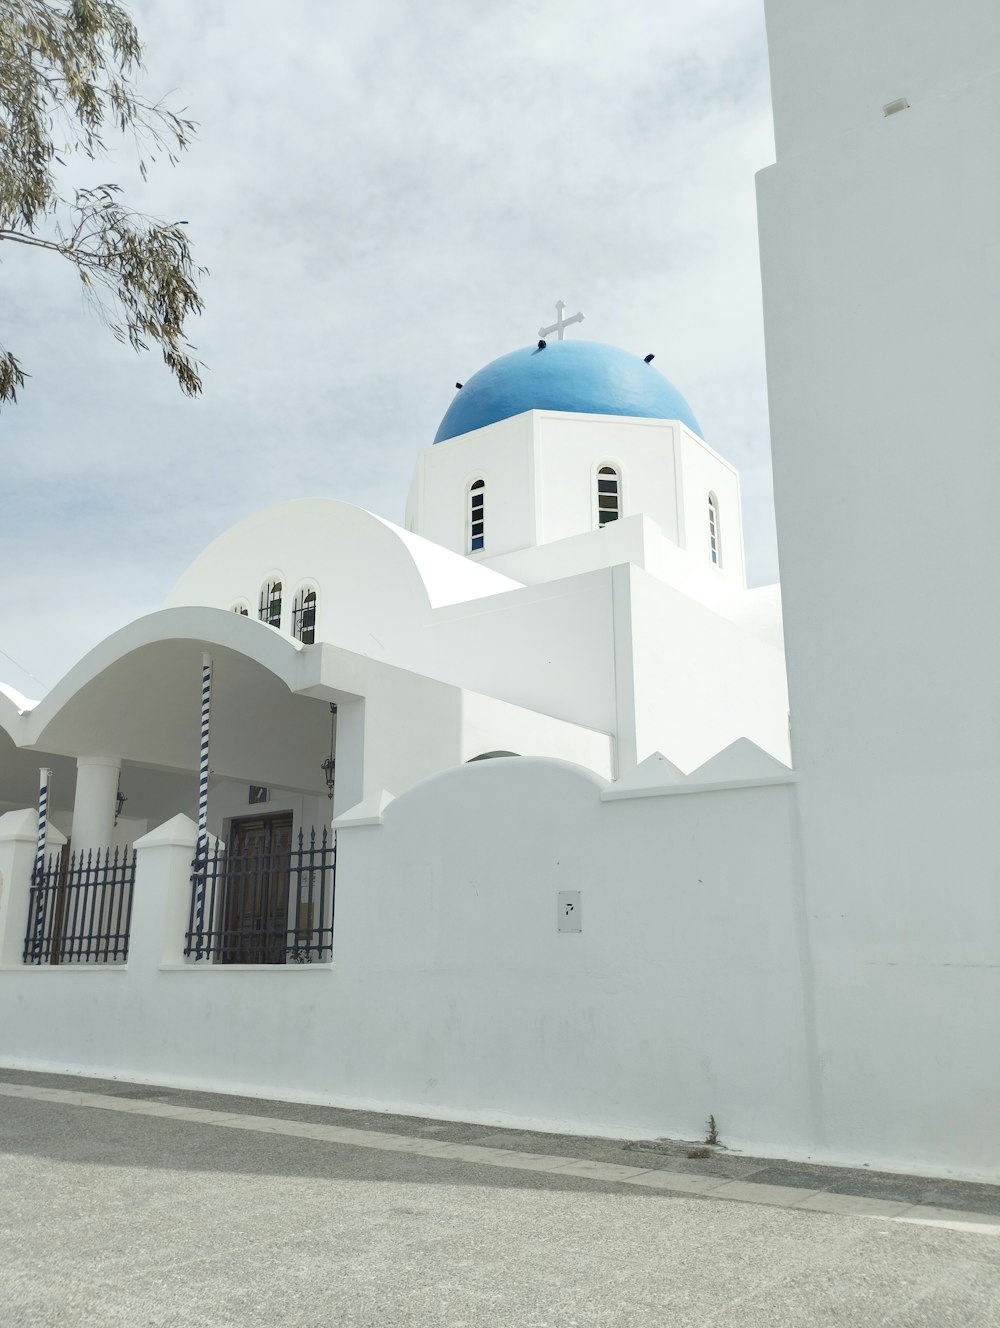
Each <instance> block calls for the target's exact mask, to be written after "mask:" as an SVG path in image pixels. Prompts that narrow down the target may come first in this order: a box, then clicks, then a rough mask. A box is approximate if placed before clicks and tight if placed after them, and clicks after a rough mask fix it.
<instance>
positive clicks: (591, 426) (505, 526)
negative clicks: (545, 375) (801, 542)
mask: <svg viewBox="0 0 1000 1328" xmlns="http://www.w3.org/2000/svg"><path fill="white" fill-rule="evenodd" d="M602 466H613V467H614V468H615V469H616V470H617V472H618V475H619V502H620V508H619V510H620V512H621V513H622V515H623V516H636V515H638V514H642V515H644V516H645V517H647V518H648V519H649V520H650V521H651V522H653V523H655V525H656V526H657V527H658V528H659V529H660V530H661V531H662V532H663V534H664V535H665V536H666V537H667V538H668V539H669V540H672V541H673V542H674V543H675V544H677V545H679V546H680V547H681V548H687V547H689V546H690V548H691V550H692V553H693V554H694V555H695V557H696V558H698V559H699V560H700V561H704V562H705V563H706V564H708V563H710V558H709V549H708V540H707V519H706V510H705V509H706V506H707V499H708V494H709V492H714V493H716V494H717V495H718V496H719V498H720V502H721V505H722V507H723V508H724V509H725V513H726V515H725V518H724V519H725V522H726V525H727V546H728V548H727V555H726V557H725V560H724V563H723V566H722V568H721V569H719V574H720V575H722V576H723V577H724V578H725V579H726V580H727V581H729V582H731V583H732V584H733V585H735V586H740V587H741V586H742V585H743V584H744V576H743V537H742V530H741V529H740V514H739V481H738V477H737V475H736V472H735V471H734V470H733V468H732V467H731V466H730V465H729V464H728V463H727V462H726V461H724V460H723V458H722V457H720V456H719V455H718V453H717V452H715V451H713V449H712V448H710V447H709V446H708V445H707V444H706V443H704V442H703V441H702V440H701V439H700V438H697V437H696V436H695V435H694V434H693V433H691V432H690V430H688V429H686V428H685V427H684V426H683V425H681V424H679V423H677V422H676V421H674V422H671V421H666V420H650V419H638V418H632V417H626V416H607V415H585V414H567V413H565V412H559V411H543V410H536V411H527V412H526V413H525V414H523V415H517V416H515V417H513V418H512V419H509V420H503V421H501V422H500V423H498V424H491V425H488V426H487V427H485V428H483V429H477V430H476V431H475V432H473V433H469V434H464V435H462V436H461V437H458V438H450V439H448V440H447V441H446V442H443V443H438V444H436V445H435V446H433V447H428V448H425V449H424V451H423V452H421V454H420V455H419V456H418V458H417V461H416V468H415V472H414V479H413V483H412V485H411V489H410V500H409V503H408V505H407V527H408V528H409V529H410V530H413V531H416V532H417V533H419V534H420V535H422V536H424V537H425V538H427V539H428V540H431V541H433V542H435V543H437V544H440V545H442V546H444V547H445V548H447V549H450V550H451V551H453V552H454V553H458V554H463V555H465V554H468V552H469V527H468V519H467V518H468V492H469V485H470V484H471V482H472V481H473V480H478V479H482V480H483V481H484V483H485V485H486V488H485V540H486V543H485V546H484V548H483V549H482V551H481V552H477V553H473V554H471V555H469V556H470V557H471V558H472V560H473V561H475V562H477V563H485V564H487V565H490V566H496V565H498V561H497V560H500V563H501V564H502V563H503V561H504V560H505V559H506V560H507V565H508V566H514V565H516V563H515V562H514V561H512V560H511V559H512V555H513V556H516V555H517V554H518V553H519V552H526V551H528V550H532V549H534V548H536V547H542V548H544V547H545V546H547V545H550V544H553V543H556V542H563V546H564V549H565V548H566V545H565V542H566V541H568V540H572V539H573V538H574V537H579V536H582V535H586V534H590V533H592V532H595V533H596V532H600V527H599V521H598V509H597V473H598V470H599V469H600V468H601V467H602ZM688 530H690V532H691V534H690V540H689V537H688V535H687V533H686V532H687V531H688ZM600 533H603V532H600ZM601 547H602V546H601V545H600V544H597V545H592V546H590V547H589V548H588V550H587V552H586V553H585V554H584V560H585V561H584V562H583V563H580V564H573V565H570V566H568V567H567V569H566V571H565V572H564V573H563V574H564V575H568V574H571V573H573V572H577V571H583V570H585V569H586V567H588V566H591V565H594V564H593V562H592V560H593V557H594V550H595V549H596V550H599V549H600V548H601ZM568 553H569V549H566V552H565V553H564V554H563V561H564V562H565V559H566V557H567V555H568ZM614 561H616V559H614V558H608V559H606V560H605V561H604V562H603V563H598V564H597V565H600V566H605V567H607V566H610V565H611V564H612V562H614ZM542 565H544V564H539V566H542ZM526 566H528V567H529V568H530V567H532V566H533V564H532V562H531V560H530V558H529V559H528V561H527V563H526ZM527 579H528V580H533V581H536V580H538V579H539V577H538V575H533V576H532V575H530V574H529V576H528V578H527Z"/></svg>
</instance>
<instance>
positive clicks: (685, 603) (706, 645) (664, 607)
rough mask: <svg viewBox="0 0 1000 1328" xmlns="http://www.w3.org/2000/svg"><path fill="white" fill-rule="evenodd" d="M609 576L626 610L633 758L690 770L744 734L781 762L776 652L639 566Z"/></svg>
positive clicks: (783, 714) (784, 697) (784, 734)
mask: <svg viewBox="0 0 1000 1328" xmlns="http://www.w3.org/2000/svg"><path fill="white" fill-rule="evenodd" d="M615 575H616V576H618V577H620V578H621V579H622V581H624V582H625V585H624V586H623V587H622V589H621V591H620V592H619V600H622V599H624V598H625V597H626V595H627V597H628V605H629V607H628V613H629V631H628V632H627V633H625V634H624V639H626V640H628V639H630V640H631V642H632V649H631V653H630V668H629V673H630V677H631V683H632V687H633V702H632V705H633V707H634V712H635V739H634V740H635V760H636V761H641V760H643V759H644V758H645V757H647V756H648V755H649V754H650V752H654V751H662V752H664V754H665V755H666V756H668V757H669V758H670V760H671V761H673V763H674V764H675V765H677V766H679V767H680V768H681V769H682V770H685V771H690V770H693V769H694V768H695V767H696V766H698V765H701V764H702V763H703V762H704V761H707V760H708V759H709V757H711V756H714V755H715V753H716V752H719V751H721V750H722V749H723V748H724V747H727V746H728V745H729V744H730V743H732V742H734V741H736V739H737V738H740V737H747V738H749V739H750V741H751V742H754V743H756V744H757V746H758V747H762V748H763V749H764V751H766V752H768V753H770V755H772V756H774V757H775V758H776V759H777V760H779V761H782V762H784V763H785V764H790V755H789V738H788V692H787V688H786V683H785V663H784V659H783V657H782V656H781V654H780V653H779V652H778V651H777V650H775V649H774V648H773V647H771V646H769V645H766V644H765V643H764V642H763V641H761V640H760V639H759V637H758V636H756V635H754V634H751V633H750V632H748V631H746V630H744V629H743V628H742V627H740V626H738V625H736V624H735V623H732V622H730V621H728V620H727V619H725V618H722V617H720V616H719V614H717V613H712V612H710V611H709V610H708V609H706V608H705V607H704V606H703V605H701V604H698V603H696V602H695V601H693V600H691V599H689V598H688V597H687V596H686V595H682V594H681V593H679V592H678V591H676V590H674V589H673V588H672V587H670V586H665V585H664V584H663V583H662V582H661V581H658V580H657V579H656V578H655V577H652V576H650V575H649V573H647V572H644V571H642V570H641V569H639V568H634V567H630V568H618V569H616V571H615ZM680 642H682V643H684V644H683V648H678V643H680ZM626 667H628V666H627V665H626V664H625V659H624V657H623V660H622V664H621V666H620V670H619V671H620V672H622V671H624V669H625V668H626ZM664 735H669V741H668V742H664ZM623 745H624V738H623Z"/></svg>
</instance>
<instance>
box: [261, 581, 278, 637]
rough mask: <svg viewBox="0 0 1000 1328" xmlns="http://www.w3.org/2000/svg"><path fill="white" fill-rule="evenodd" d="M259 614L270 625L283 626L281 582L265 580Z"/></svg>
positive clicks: (262, 620) (263, 621)
mask: <svg viewBox="0 0 1000 1328" xmlns="http://www.w3.org/2000/svg"><path fill="white" fill-rule="evenodd" d="M257 616H258V617H259V618H260V620H261V622H262V623H267V625H268V627H280V626H281V582H280V581H265V582H264V584H263V585H262V586H261V588H260V605H259V608H258V612H257Z"/></svg>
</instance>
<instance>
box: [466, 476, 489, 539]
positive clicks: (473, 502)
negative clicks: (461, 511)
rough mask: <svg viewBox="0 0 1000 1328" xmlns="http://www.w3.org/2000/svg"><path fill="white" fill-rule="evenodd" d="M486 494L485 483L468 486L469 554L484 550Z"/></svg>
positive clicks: (476, 482) (480, 482) (478, 481)
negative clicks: (484, 503) (484, 500)
mask: <svg viewBox="0 0 1000 1328" xmlns="http://www.w3.org/2000/svg"><path fill="white" fill-rule="evenodd" d="M485 494H486V481H485V480H475V481H474V482H473V483H472V484H471V485H470V486H469V552H470V553H475V552H476V551H477V550H478V549H482V548H485V529H486V526H485V517H484V511H485V508H484V505H483V499H484V497H485Z"/></svg>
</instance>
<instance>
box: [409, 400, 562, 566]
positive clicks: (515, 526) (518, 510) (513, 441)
mask: <svg viewBox="0 0 1000 1328" xmlns="http://www.w3.org/2000/svg"><path fill="white" fill-rule="evenodd" d="M532 414H533V412H528V413H526V414H524V415H515V416H514V417H513V418H512V419H509V420H500V421H499V423H497V424H490V425H487V427H486V428H484V429H477V430H476V432H475V434H465V435H463V436H461V437H459V438H448V439H446V440H445V441H444V442H443V443H436V444H435V445H434V446H432V447H425V448H424V450H423V451H422V452H421V453H420V455H419V456H418V457H417V461H416V467H415V470H414V476H413V481H412V483H411V486H410V497H409V501H408V503H407V510H406V525H407V529H409V530H412V531H414V532H416V533H417V534H419V535H422V536H423V537H424V538H425V539H428V540H431V541H433V542H434V543H435V544H440V545H442V546H443V547H444V548H446V549H450V550H451V551H452V552H453V553H457V554H463V555H464V554H467V553H468V552H469V527H468V514H469V502H468V490H469V486H470V484H471V483H472V482H473V480H480V479H481V480H483V481H484V483H485V486H486V488H485V498H484V510H485V517H486V521H485V525H486V547H485V549H484V551H483V552H484V554H489V553H507V552H508V551H509V550H511V549H522V548H524V547H525V545H528V544H534V543H535V530H536V515H535V460H534V448H535V443H534V424H533V420H532ZM472 556H473V558H478V557H479V555H476V554H473V555H472Z"/></svg>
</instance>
